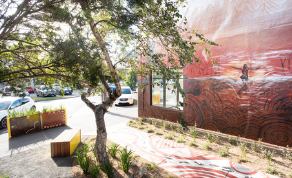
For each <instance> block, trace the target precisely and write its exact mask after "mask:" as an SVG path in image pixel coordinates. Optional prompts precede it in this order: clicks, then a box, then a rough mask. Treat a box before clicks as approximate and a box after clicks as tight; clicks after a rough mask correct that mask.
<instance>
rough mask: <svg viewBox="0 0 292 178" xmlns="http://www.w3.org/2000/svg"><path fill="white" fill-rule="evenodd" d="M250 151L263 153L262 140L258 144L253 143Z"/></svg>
mask: <svg viewBox="0 0 292 178" xmlns="http://www.w3.org/2000/svg"><path fill="white" fill-rule="evenodd" d="M250 149H251V150H252V151H254V152H262V151H263V146H262V138H259V141H258V142H257V143H256V142H255V141H253V142H252V143H251V145H250Z"/></svg>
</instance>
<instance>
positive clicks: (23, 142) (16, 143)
mask: <svg viewBox="0 0 292 178" xmlns="http://www.w3.org/2000/svg"><path fill="white" fill-rule="evenodd" d="M67 129H71V127H68V126H62V127H56V128H53V129H48V130H43V131H40V132H35V133H31V134H28V135H21V136H18V137H14V138H11V139H9V150H12V149H13V150H21V149H22V148H24V147H26V146H27V147H28V148H30V149H31V148H34V147H40V146H41V145H43V144H44V143H45V142H48V141H49V140H53V139H55V138H56V137H57V136H58V135H59V134H61V133H62V132H63V131H64V130H67Z"/></svg>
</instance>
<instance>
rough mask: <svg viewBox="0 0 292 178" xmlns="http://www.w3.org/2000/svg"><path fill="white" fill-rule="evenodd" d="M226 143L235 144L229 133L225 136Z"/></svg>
mask: <svg viewBox="0 0 292 178" xmlns="http://www.w3.org/2000/svg"><path fill="white" fill-rule="evenodd" d="M227 140H228V143H230V144H231V145H235V144H236V140H235V139H234V138H231V137H230V136H229V135H228V137H227Z"/></svg>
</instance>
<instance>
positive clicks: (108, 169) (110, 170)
mask: <svg viewBox="0 0 292 178" xmlns="http://www.w3.org/2000/svg"><path fill="white" fill-rule="evenodd" d="M99 168H100V169H101V170H102V172H104V173H105V174H106V175H107V177H108V178H113V177H114V172H115V169H114V166H113V164H112V163H111V162H110V160H107V161H106V162H105V164H101V165H100V166H99Z"/></svg>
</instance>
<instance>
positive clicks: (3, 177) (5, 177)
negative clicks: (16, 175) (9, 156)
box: [0, 173, 10, 178]
mask: <svg viewBox="0 0 292 178" xmlns="http://www.w3.org/2000/svg"><path fill="white" fill-rule="evenodd" d="M9 177H10V176H9V175H8V174H5V173H4V174H2V175H0V178H9Z"/></svg>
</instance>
